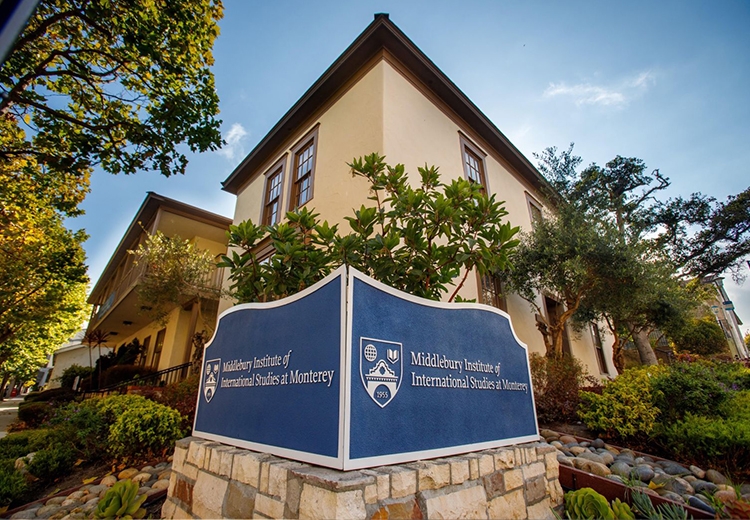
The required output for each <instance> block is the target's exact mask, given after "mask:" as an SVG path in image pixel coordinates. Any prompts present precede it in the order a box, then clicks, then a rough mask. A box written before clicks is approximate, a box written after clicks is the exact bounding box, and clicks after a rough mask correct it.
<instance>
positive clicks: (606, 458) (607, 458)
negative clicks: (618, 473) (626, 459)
mask: <svg viewBox="0 0 750 520" xmlns="http://www.w3.org/2000/svg"><path fill="white" fill-rule="evenodd" d="M599 457H601V459H602V462H603V463H604V464H607V465H610V464H612V463H613V462H614V461H615V456H614V455H612V454H611V453H610V452H608V451H607V450H604V451H602V452H601V453H599Z"/></svg>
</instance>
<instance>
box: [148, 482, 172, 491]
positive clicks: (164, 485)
mask: <svg viewBox="0 0 750 520" xmlns="http://www.w3.org/2000/svg"><path fill="white" fill-rule="evenodd" d="M168 487H169V479H162V480H157V481H156V482H154V485H153V486H151V489H155V490H157V491H158V490H160V489H167V488H168Z"/></svg>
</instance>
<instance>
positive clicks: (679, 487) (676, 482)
mask: <svg viewBox="0 0 750 520" xmlns="http://www.w3.org/2000/svg"><path fill="white" fill-rule="evenodd" d="M664 488H665V489H668V490H669V491H673V492H675V493H677V494H678V495H693V494H695V490H694V489H693V486H691V485H690V483H689V482H688V481H687V480H685V479H684V478H680V477H674V478H673V479H671V480H669V481H668V482H667V483H666V484H664Z"/></svg>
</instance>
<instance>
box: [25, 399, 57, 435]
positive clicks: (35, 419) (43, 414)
mask: <svg viewBox="0 0 750 520" xmlns="http://www.w3.org/2000/svg"><path fill="white" fill-rule="evenodd" d="M51 412H52V407H51V406H50V405H49V404H47V403H46V402H36V401H31V402H23V403H21V404H20V406H19V407H18V420H19V421H23V422H24V423H26V426H28V427H29V428H36V427H37V426H40V425H41V424H42V423H43V422H44V421H46V420H47V418H48V417H49V415H50V413H51Z"/></svg>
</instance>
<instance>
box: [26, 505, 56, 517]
mask: <svg viewBox="0 0 750 520" xmlns="http://www.w3.org/2000/svg"><path fill="white" fill-rule="evenodd" d="M60 509H61V508H60V506H59V505H55V504H53V505H50V506H44V507H40V508H39V509H37V510H36V517H37V518H49V517H51V516H52V515H54V514H55V513H57V512H58V511H60ZM32 518H33V517H32Z"/></svg>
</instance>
